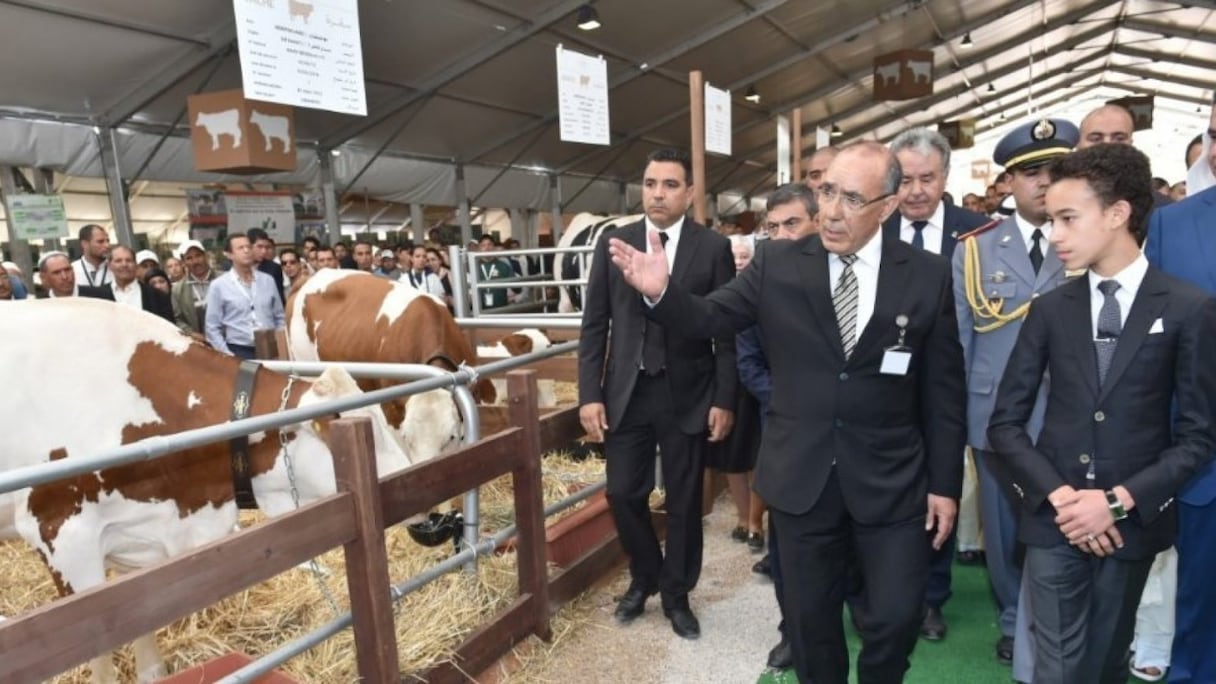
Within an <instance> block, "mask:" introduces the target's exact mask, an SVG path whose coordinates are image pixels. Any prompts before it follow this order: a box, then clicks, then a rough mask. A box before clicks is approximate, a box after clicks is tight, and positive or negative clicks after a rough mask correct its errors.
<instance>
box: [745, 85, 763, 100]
mask: <svg viewBox="0 0 1216 684" xmlns="http://www.w3.org/2000/svg"><path fill="white" fill-rule="evenodd" d="M743 99H744V100H747V101H748V102H751V103H752V104H760V93H757V92H756V86H754V85H750V86H748V87H747V94H746V95H744V96H743Z"/></svg>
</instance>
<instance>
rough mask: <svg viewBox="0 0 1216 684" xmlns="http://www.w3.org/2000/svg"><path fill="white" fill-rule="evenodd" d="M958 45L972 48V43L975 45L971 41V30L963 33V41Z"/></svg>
mask: <svg viewBox="0 0 1216 684" xmlns="http://www.w3.org/2000/svg"><path fill="white" fill-rule="evenodd" d="M958 45H959V47H962V48H970V47H971V46H972V45H974V43H972V42H971V32H970V31H968V32H966V33H964V34H963V42H961V43H959V44H958Z"/></svg>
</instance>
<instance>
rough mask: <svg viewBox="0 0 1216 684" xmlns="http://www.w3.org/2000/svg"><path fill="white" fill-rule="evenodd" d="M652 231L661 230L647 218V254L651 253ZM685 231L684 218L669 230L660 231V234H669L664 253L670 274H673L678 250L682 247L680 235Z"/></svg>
mask: <svg viewBox="0 0 1216 684" xmlns="http://www.w3.org/2000/svg"><path fill="white" fill-rule="evenodd" d="M652 230H655V231H657V230H659V227H658V226H656V225H654V224H653V223H651V222H650V217H649V216H647V217H646V253H647V254H649V253H650V231H652ZM683 230H684V217H683V216H681V217H680V220H678V221H676V222H675V223H673V224H671V226H670V227H669V228H668V229H667V230H664V231H659V232H663V233H667V244H666V245H664V246H663V251H664V252H665V253H666V254H667V272H668V273H671V269H672V267H673V266H675V263H676V248H678V247H679V246H680V233H681V232H682V231H683Z"/></svg>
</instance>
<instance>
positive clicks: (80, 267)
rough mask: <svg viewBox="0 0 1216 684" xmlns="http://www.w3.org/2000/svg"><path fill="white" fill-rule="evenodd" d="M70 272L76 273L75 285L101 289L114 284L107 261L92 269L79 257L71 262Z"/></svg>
mask: <svg viewBox="0 0 1216 684" xmlns="http://www.w3.org/2000/svg"><path fill="white" fill-rule="evenodd" d="M72 270H74V271H76V284H77V285H91V286H93V287H101V286H102V285H109V284H110V283H112V282H114V274H113V273H110V262H109V260H106V261H103V262H101V265H100V266H98V267H96V268H94V267H93V264H90V263H89V262H88V260H87V259H85V258H84V257H80V258H79V259H77V260H76V261H73V262H72Z"/></svg>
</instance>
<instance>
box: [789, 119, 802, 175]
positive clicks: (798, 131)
mask: <svg viewBox="0 0 1216 684" xmlns="http://www.w3.org/2000/svg"><path fill="white" fill-rule="evenodd" d="M790 154H791V157H790V182H791V183H801V182H802V108H801V107H799V108H797V109H795V110H794V111H793V112H791V113H790Z"/></svg>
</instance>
